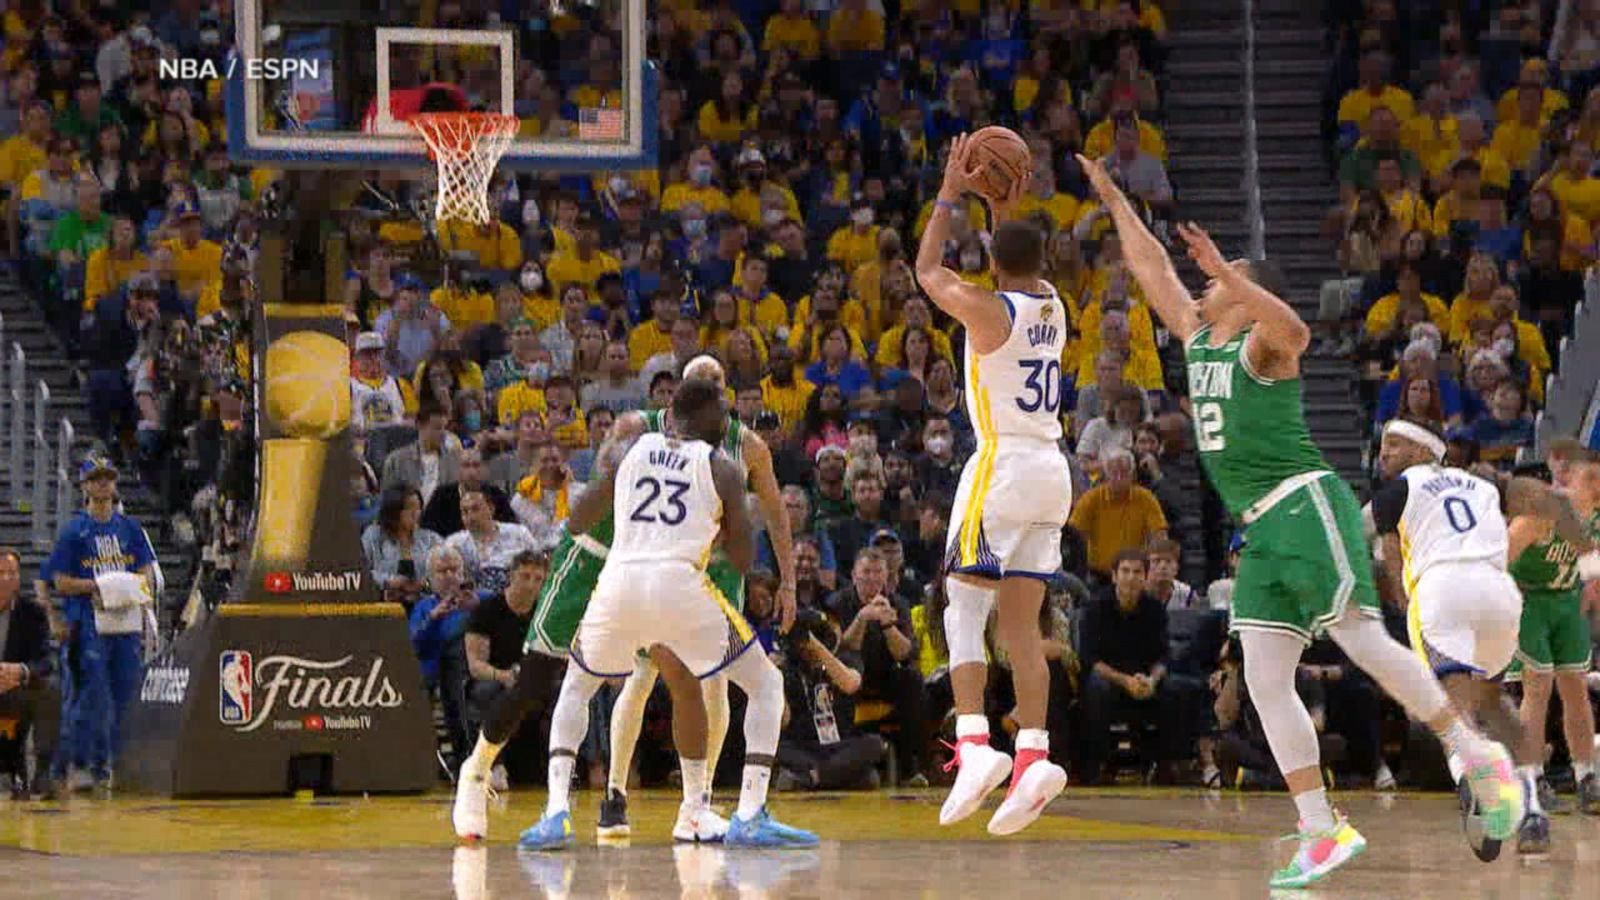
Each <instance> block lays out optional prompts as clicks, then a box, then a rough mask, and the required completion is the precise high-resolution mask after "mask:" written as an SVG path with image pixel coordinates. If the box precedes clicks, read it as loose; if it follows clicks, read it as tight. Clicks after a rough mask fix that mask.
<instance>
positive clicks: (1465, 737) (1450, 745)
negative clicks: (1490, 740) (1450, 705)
mask: <svg viewBox="0 0 1600 900" xmlns="http://www.w3.org/2000/svg"><path fill="white" fill-rule="evenodd" d="M1482 740H1483V738H1482V736H1480V735H1479V734H1478V733H1477V732H1476V731H1473V730H1472V729H1471V728H1469V727H1467V723H1466V722H1464V721H1462V720H1461V719H1459V718H1458V719H1456V720H1455V721H1453V722H1451V723H1450V727H1448V728H1446V729H1445V730H1444V731H1441V732H1439V742H1440V743H1441V744H1444V749H1445V752H1446V753H1447V754H1449V755H1451V756H1458V755H1460V754H1461V752H1462V751H1463V750H1466V749H1467V748H1469V747H1473V746H1476V745H1477V743H1478V742H1479V741H1482Z"/></svg>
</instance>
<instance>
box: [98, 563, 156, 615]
mask: <svg viewBox="0 0 1600 900" xmlns="http://www.w3.org/2000/svg"><path fill="white" fill-rule="evenodd" d="M94 583H95V584H96V585H97V586H99V588H100V605H101V606H102V607H104V608H105V609H125V608H127V607H130V606H142V605H144V604H147V603H150V602H151V598H150V585H149V583H148V582H146V581H145V580H144V576H143V575H139V574H137V573H135V572H107V573H106V574H104V575H96V576H95V577H94Z"/></svg>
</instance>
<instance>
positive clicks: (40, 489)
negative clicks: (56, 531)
mask: <svg viewBox="0 0 1600 900" xmlns="http://www.w3.org/2000/svg"><path fill="white" fill-rule="evenodd" d="M49 428H50V386H49V385H47V384H45V383H44V382H43V381H40V382H38V383H37V384H35V385H34V393H33V460H32V462H33V467H32V468H33V504H32V507H31V508H30V510H29V511H30V512H31V513H32V514H33V546H35V547H37V548H39V549H41V550H42V549H47V548H48V547H49V546H50V523H51V521H52V518H53V517H52V515H51V505H52V501H54V500H55V492H54V491H52V490H51V489H50V469H51V466H50V463H51V461H52V458H53V457H54V456H55V454H54V453H53V452H51V451H52V450H53V449H54V448H52V447H51V446H50V431H49Z"/></svg>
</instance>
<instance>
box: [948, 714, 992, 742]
mask: <svg viewBox="0 0 1600 900" xmlns="http://www.w3.org/2000/svg"><path fill="white" fill-rule="evenodd" d="M979 736H982V737H988V736H989V717H988V716H984V715H979V714H977V713H964V714H962V715H959V716H956V737H958V738H964V737H979Z"/></svg>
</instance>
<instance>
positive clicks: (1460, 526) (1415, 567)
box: [1372, 463, 1509, 593]
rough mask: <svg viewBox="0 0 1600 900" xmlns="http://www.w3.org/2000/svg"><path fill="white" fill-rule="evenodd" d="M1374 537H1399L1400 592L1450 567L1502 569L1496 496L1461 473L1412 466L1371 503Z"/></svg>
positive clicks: (1502, 525)
mask: <svg viewBox="0 0 1600 900" xmlns="http://www.w3.org/2000/svg"><path fill="white" fill-rule="evenodd" d="M1372 518H1373V521H1374V523H1375V524H1376V525H1377V527H1378V533H1379V534H1399V536H1400V555H1401V558H1402V559H1401V561H1402V563H1403V569H1404V578H1405V583H1406V592H1407V593H1412V592H1413V591H1414V589H1415V587H1416V584H1417V582H1418V581H1419V580H1421V578H1422V576H1423V573H1425V572H1427V570H1428V569H1429V568H1431V567H1433V566H1436V565H1439V564H1441V563H1451V562H1486V563H1489V564H1490V565H1492V566H1494V567H1495V568H1497V569H1501V570H1504V569H1505V567H1506V552H1507V547H1508V544H1509V539H1508V537H1507V534H1506V520H1505V516H1503V515H1501V513H1500V491H1499V489H1497V488H1496V487H1495V486H1494V485H1493V484H1490V483H1489V482H1487V481H1484V480H1483V479H1481V478H1479V477H1477V476H1475V475H1472V474H1469V473H1467V472H1464V471H1462V470H1461V469H1452V468H1446V467H1444V466H1440V465H1435V464H1432V463H1425V464H1423V465H1419V466H1412V467H1411V468H1409V469H1406V470H1405V471H1404V472H1401V473H1400V477H1399V478H1396V479H1394V480H1393V481H1390V482H1388V483H1387V484H1385V485H1384V486H1383V487H1382V488H1380V489H1379V490H1378V491H1377V492H1376V493H1375V494H1374V495H1373V498H1372Z"/></svg>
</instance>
